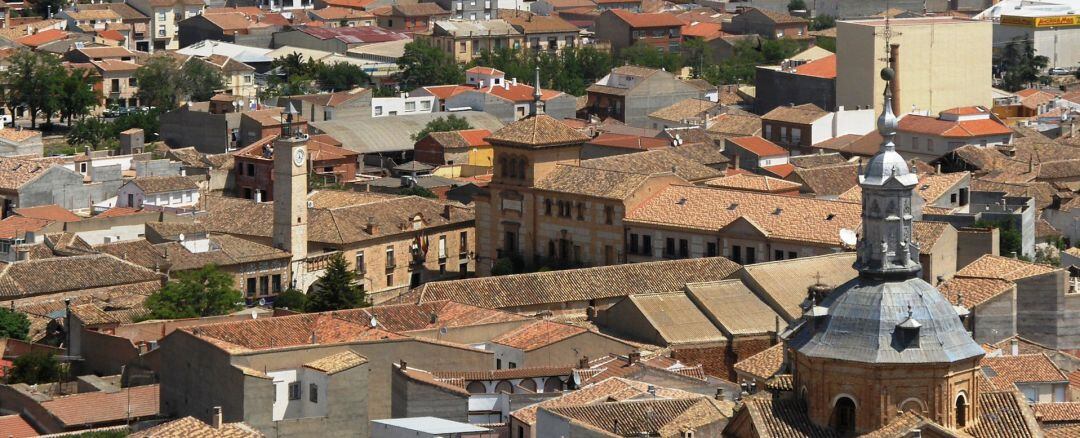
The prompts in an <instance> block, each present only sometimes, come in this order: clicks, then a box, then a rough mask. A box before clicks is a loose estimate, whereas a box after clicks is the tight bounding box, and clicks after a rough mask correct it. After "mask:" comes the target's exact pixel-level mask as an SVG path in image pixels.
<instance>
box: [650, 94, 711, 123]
mask: <svg viewBox="0 0 1080 438" xmlns="http://www.w3.org/2000/svg"><path fill="white" fill-rule="evenodd" d="M719 106H720V105H719V104H718V103H715V102H712V101H709V100H704V99H697V98H690V99H684V100H680V101H678V102H675V103H673V104H671V105H668V106H666V107H664V108H661V109H658V110H656V111H653V112H652V113H649V117H652V118H655V119H660V120H665V121H669V122H674V123H682V122H684V121H686V120H689V119H701V118H704V117H705V116H706V115H708V113H709V111H711V110H713V109H715V108H717V107H719Z"/></svg>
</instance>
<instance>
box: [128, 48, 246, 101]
mask: <svg viewBox="0 0 1080 438" xmlns="http://www.w3.org/2000/svg"><path fill="white" fill-rule="evenodd" d="M139 84H140V85H141V84H142V82H139ZM223 88H225V78H224V77H223V76H222V75H221V72H220V71H218V70H217V69H216V68H214V67H211V66H210V64H208V63H206V62H205V61H202V60H200V59H190V60H188V62H186V63H184V66H183V67H181V68H180V89H181V90H183V91H184V92H186V93H187V94H188V95H190V96H191V100H194V101H196V102H202V101H206V100H210V98H211V97H213V96H214V94H216V93H217V92H218V90H221V89H223ZM155 106H156V105H155ZM162 108H166V107H162Z"/></svg>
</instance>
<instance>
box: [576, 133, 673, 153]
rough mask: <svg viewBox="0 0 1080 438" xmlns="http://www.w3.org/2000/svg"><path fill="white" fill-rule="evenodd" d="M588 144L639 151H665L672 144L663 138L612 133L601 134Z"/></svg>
mask: <svg viewBox="0 0 1080 438" xmlns="http://www.w3.org/2000/svg"><path fill="white" fill-rule="evenodd" d="M586 144H589V145H595V146H608V147H617V148H624V149H638V150H649V149H663V148H668V147H671V144H670V143H669V142H668V141H667V140H664V139H662V138H656V137H642V136H639V135H627V134H615V133H610V132H605V133H601V134H600V135H598V136H596V137H595V138H593V139H592V140H589V142H588V143H586Z"/></svg>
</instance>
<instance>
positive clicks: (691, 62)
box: [682, 38, 712, 78]
mask: <svg viewBox="0 0 1080 438" xmlns="http://www.w3.org/2000/svg"><path fill="white" fill-rule="evenodd" d="M682 56H683V62H684V63H685V64H686V66H688V67H690V69H691V73H692V74H693V76H694V77H695V78H698V77H701V72H702V70H703V69H704V68H705V65H707V64H711V63H712V62H711V56H709V47H708V45H706V44H705V41H704V40H702V39H700V38H690V39H688V40H685V41H683V45H682Z"/></svg>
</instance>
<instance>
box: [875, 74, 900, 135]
mask: <svg viewBox="0 0 1080 438" xmlns="http://www.w3.org/2000/svg"><path fill="white" fill-rule="evenodd" d="M895 76H896V72H895V71H893V69H892V68H890V67H885V68H883V69H881V78H882V79H884V80H885V103H884V106H883V107H882V110H881V117H878V133H879V134H881V150H882V152H885V151H894V150H896V144H894V143H893V137H894V136H895V135H896V127H897V125H898V124H899V123H898V122H897V120H896V114H893V110H892V80H893V77H895Z"/></svg>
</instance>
